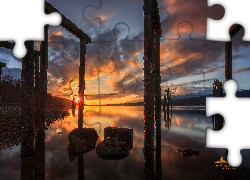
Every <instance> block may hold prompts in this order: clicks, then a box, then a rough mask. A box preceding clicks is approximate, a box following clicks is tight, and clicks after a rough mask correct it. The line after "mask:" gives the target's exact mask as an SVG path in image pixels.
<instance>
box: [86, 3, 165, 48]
mask: <svg viewBox="0 0 250 180" xmlns="http://www.w3.org/2000/svg"><path fill="white" fill-rule="evenodd" d="M138 2H139V1H137V2H134V6H133V9H134V8H135V9H137V8H136V7H137V6H136V5H138ZM105 3H107V1H106V2H105ZM120 3H121V2H120ZM99 4H100V5H99V6H98V7H97V6H94V5H88V6H86V7H85V8H84V9H83V11H82V16H83V18H84V19H85V20H86V21H89V22H94V21H96V20H98V21H99V25H98V26H99V30H98V35H97V36H98V40H97V41H92V43H99V42H114V41H117V35H120V34H122V33H123V32H116V31H117V28H118V26H120V25H121V24H123V25H125V26H126V27H127V35H126V40H127V41H144V38H140V37H133V38H132V37H130V36H131V35H130V25H129V24H130V23H128V22H124V21H122V20H121V21H120V22H118V23H116V24H115V25H114V27H113V32H112V36H113V37H111V38H110V39H107V36H106V34H105V33H102V32H101V31H102V26H104V27H105V26H106V22H104V21H103V20H104V19H106V18H107V17H105V15H102V14H100V15H99V17H98V15H97V14H98V13H95V15H97V17H96V18H89V17H88V16H89V14H92V13H93V11H91V12H90V9H91V10H92V9H93V8H94V9H98V10H100V9H102V8H103V4H102V0H99ZM107 4H108V3H107ZM104 8H106V7H104ZM135 9H134V10H135ZM142 10H143V9H142ZM97 12H98V11H97ZM128 12H131V13H132V9H131V6H129V8H128ZM133 12H137V13H138V11H137V10H135V11H133ZM159 13H160V14H164V18H162V19H163V20H162V22H161V24H164V23H166V22H167V20H168V18H169V13H168V11H167V10H166V9H165V8H159ZM90 16H91V15H90ZM137 18H138V16H137V17H136V19H137ZM121 19H122V18H121ZM140 20H143V19H140ZM140 22H141V21H140ZM103 24H104V25H103ZM104 32H105V30H104ZM162 40H163V39H161V41H162Z"/></svg>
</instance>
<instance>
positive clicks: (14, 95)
mask: <svg viewBox="0 0 250 180" xmlns="http://www.w3.org/2000/svg"><path fill="white" fill-rule="evenodd" d="M1 101H2V103H21V81H20V79H18V80H17V79H14V78H13V77H12V76H10V75H6V76H4V77H2V97H1Z"/></svg>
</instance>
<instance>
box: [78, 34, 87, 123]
mask: <svg viewBox="0 0 250 180" xmlns="http://www.w3.org/2000/svg"><path fill="white" fill-rule="evenodd" d="M85 54H86V40H85V39H84V38H81V39H80V67H79V101H78V128H83V110H84V90H85Z"/></svg>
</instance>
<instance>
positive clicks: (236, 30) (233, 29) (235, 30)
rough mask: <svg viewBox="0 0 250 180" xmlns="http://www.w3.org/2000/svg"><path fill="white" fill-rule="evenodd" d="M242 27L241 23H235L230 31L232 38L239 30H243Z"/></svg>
mask: <svg viewBox="0 0 250 180" xmlns="http://www.w3.org/2000/svg"><path fill="white" fill-rule="evenodd" d="M241 28H242V26H241V25H239V24H235V25H233V26H232V27H231V28H230V31H229V33H230V36H231V38H232V37H233V36H234V35H235V34H236V33H237V32H239V30H241Z"/></svg>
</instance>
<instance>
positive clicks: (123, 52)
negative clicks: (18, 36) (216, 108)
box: [0, 0, 250, 104]
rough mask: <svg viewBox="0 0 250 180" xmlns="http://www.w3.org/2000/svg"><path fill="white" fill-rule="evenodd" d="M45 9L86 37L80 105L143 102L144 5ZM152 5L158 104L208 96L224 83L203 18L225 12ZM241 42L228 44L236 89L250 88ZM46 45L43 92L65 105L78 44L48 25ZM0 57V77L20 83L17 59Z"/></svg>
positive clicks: (175, 3)
mask: <svg viewBox="0 0 250 180" xmlns="http://www.w3.org/2000/svg"><path fill="white" fill-rule="evenodd" d="M48 2H49V3H51V4H52V5H53V6H54V7H56V8H58V9H59V11H60V12H61V13H63V14H64V15H65V16H66V17H68V18H69V19H70V20H71V21H73V22H74V23H75V24H76V25H77V26H78V27H79V28H80V29H82V30H83V31H84V32H85V33H86V34H88V35H89V36H90V37H91V41H92V43H90V44H87V49H86V51H87V52H86V62H85V63H86V72H85V79H86V89H85V95H86V100H85V103H86V104H99V98H100V99H101V104H108V103H125V102H138V101H143V92H144V84H143V54H144V52H143V50H144V41H143V39H144V32H143V31H144V30H143V28H144V19H143V0H122V1H121V0H104V1H102V5H101V7H100V1H99V0H91V1H88V0H85V1H82V0H48ZM158 4H159V8H160V19H161V22H162V38H161V46H160V47H161V49H160V51H161V54H160V61H161V87H162V91H161V92H162V97H163V96H164V92H165V90H166V89H167V88H170V90H171V92H172V94H173V95H178V96H182V97H183V96H184V97H187V96H196V95H205V94H208V93H211V91H212V88H211V86H212V83H213V80H214V79H219V80H220V81H222V82H224V81H225V75H224V74H225V72H224V68H225V67H224V65H225V63H224V57H225V47H224V42H216V41H205V34H206V19H207V17H208V16H210V17H213V18H216V19H220V18H222V17H223V14H224V9H223V8H221V7H220V6H216V7H214V8H211V9H209V8H208V7H207V1H206V0H189V1H186V0H162V1H158ZM88 5H93V6H96V7H100V9H96V8H94V7H88V8H86V9H85V10H84V12H83V9H84V8H85V7H87V6H88ZM167 12H168V13H167ZM82 14H84V17H83V15H82ZM98 17H99V18H100V19H101V21H100V20H98V19H96V18H98ZM86 19H87V20H86ZM94 19H96V20H95V21H90V20H94ZM88 20H89V21H88ZM183 21H185V22H183ZM181 22H183V23H181ZM188 22H189V23H188ZM178 25H179V26H178ZM191 25H192V26H191ZM114 27H115V28H114ZM128 27H129V29H128ZM177 27H178V28H177ZM99 30H100V34H99ZM177 30H178V32H179V35H180V38H179V36H178V33H177ZM192 31H193V33H192V34H191V35H190V33H191V32H192ZM114 32H115V34H114ZM128 33H129V34H128ZM243 35H244V29H242V30H241V31H240V32H239V33H238V34H236V35H235V37H234V38H233V79H235V80H237V81H238V84H239V89H249V87H250V84H249V82H250V76H249V70H250V62H249V61H248V58H249V57H250V53H249V52H250V51H249V50H250V49H249V48H250V43H248V42H242V40H241V39H242V36H243ZM189 36H190V37H191V38H193V39H192V40H191V39H190V38H189ZM116 37H117V38H116ZM104 41H106V42H104ZM107 41H108V42H107ZM49 42H50V43H49V69H48V92H50V93H52V94H53V95H57V96H61V97H66V98H69V97H70V95H71V94H72V93H77V85H78V73H79V39H77V38H76V37H74V36H73V35H72V34H70V33H69V32H67V31H66V30H65V29H63V28H62V27H52V26H50V29H49ZM64 44H65V45H66V48H65V50H64V54H63V55H62V51H63V49H64ZM0 54H1V55H0V58H1V60H0V61H1V62H6V63H7V68H3V74H2V76H4V75H7V74H11V75H12V76H13V77H14V78H20V76H21V59H16V58H14V57H13V56H12V52H11V51H10V50H7V49H4V48H0ZM98 72H99V73H98ZM98 79H99V83H100V94H101V95H100V96H98V93H99V92H98Z"/></svg>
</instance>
